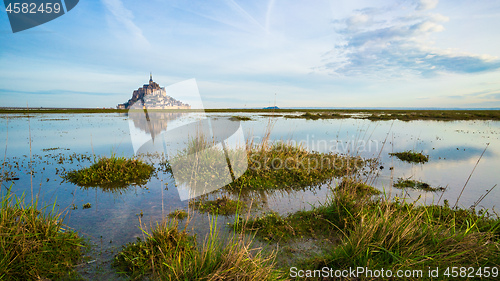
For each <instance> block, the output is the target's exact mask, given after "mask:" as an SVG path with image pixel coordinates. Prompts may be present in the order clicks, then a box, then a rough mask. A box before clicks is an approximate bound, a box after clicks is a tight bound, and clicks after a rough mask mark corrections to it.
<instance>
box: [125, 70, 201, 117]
mask: <svg viewBox="0 0 500 281" xmlns="http://www.w3.org/2000/svg"><path fill="white" fill-rule="evenodd" d="M136 102H139V103H138V104H136V106H134V107H136V108H142V107H143V106H146V108H148V109H190V108H191V106H190V105H189V104H185V103H182V102H180V101H178V100H176V99H174V98H172V97H171V96H168V95H167V91H165V87H160V85H158V83H156V82H154V81H153V75H152V74H150V75H149V84H144V86H142V88H139V89H137V90H135V91H134V93H133V94H132V98H131V99H129V100H128V101H127V102H126V103H122V104H119V105H117V106H116V108H118V109H129V108H131V107H132V106H133V105H134V104H135V103H136Z"/></svg>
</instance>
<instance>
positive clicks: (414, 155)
mask: <svg viewBox="0 0 500 281" xmlns="http://www.w3.org/2000/svg"><path fill="white" fill-rule="evenodd" d="M389 155H391V156H396V157H397V158H398V159H399V160H401V161H406V162H409V163H426V162H428V161H429V155H425V154H423V153H422V152H416V151H411V150H409V151H403V152H395V153H389Z"/></svg>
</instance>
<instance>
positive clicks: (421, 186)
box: [393, 178, 446, 192]
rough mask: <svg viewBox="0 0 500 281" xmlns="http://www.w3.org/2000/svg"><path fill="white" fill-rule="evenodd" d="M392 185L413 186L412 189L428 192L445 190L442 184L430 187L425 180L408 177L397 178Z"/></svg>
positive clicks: (399, 186)
mask: <svg viewBox="0 0 500 281" xmlns="http://www.w3.org/2000/svg"><path fill="white" fill-rule="evenodd" d="M393 186H394V187H396V188H413V189H418V190H423V191H429V192H437V191H445V190H446V188H444V187H442V186H438V187H432V186H430V185H429V184H428V183H426V182H422V181H418V180H412V179H409V178H408V179H403V178H398V180H397V182H395V183H394V184H393Z"/></svg>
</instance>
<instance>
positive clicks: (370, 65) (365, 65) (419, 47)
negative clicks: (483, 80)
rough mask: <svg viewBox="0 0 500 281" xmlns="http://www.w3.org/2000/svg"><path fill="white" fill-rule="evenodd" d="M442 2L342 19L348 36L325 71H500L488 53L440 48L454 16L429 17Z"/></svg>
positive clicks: (350, 73) (388, 73)
mask: <svg viewBox="0 0 500 281" xmlns="http://www.w3.org/2000/svg"><path fill="white" fill-rule="evenodd" d="M436 3H437V1H421V2H419V3H418V4H417V6H416V7H414V8H413V10H410V11H408V9H406V10H405V9H401V8H398V7H383V8H365V9H362V10H357V11H355V14H354V15H352V16H349V17H346V18H344V19H342V20H339V21H336V22H335V26H336V31H337V33H338V34H340V35H341V36H342V38H343V42H341V43H339V44H337V45H336V46H335V48H334V49H333V50H332V51H331V52H329V54H328V59H327V63H326V64H325V65H324V67H323V68H320V69H322V70H326V71H327V72H329V73H332V74H336V75H341V76H353V75H365V76H375V77H378V78H380V77H401V76H406V75H421V76H427V77H428V76H434V75H436V74H439V73H444V72H457V73H475V72H483V71H491V70H496V69H498V68H500V60H498V59H497V58H495V57H492V56H488V55H477V54H470V53H465V52H460V51H459V50H456V49H440V48H436V47H434V43H433V41H432V39H433V36H435V34H436V33H438V32H442V31H444V30H445V27H444V26H443V23H444V22H447V21H448V20H449V18H448V17H446V16H443V15H441V14H433V13H427V12H426V13H424V12H421V11H418V10H424V8H423V7H425V9H431V8H432V7H435V4H436Z"/></svg>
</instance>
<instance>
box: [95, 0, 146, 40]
mask: <svg viewBox="0 0 500 281" xmlns="http://www.w3.org/2000/svg"><path fill="white" fill-rule="evenodd" d="M102 2H103V3H104V5H105V6H106V8H107V9H108V11H109V12H110V14H111V15H112V16H113V17H112V18H113V19H114V21H115V23H116V24H117V31H118V32H120V34H122V35H126V36H131V37H132V38H133V39H134V40H138V41H139V42H141V44H143V46H144V45H145V44H148V45H149V42H148V40H147V39H146V38H145V37H144V35H143V32H142V30H141V29H140V28H139V27H138V26H137V25H136V24H135V23H134V14H133V13H132V11H130V10H129V9H127V8H126V7H125V6H124V5H123V2H122V1H121V0H102ZM117 35H118V34H117Z"/></svg>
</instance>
